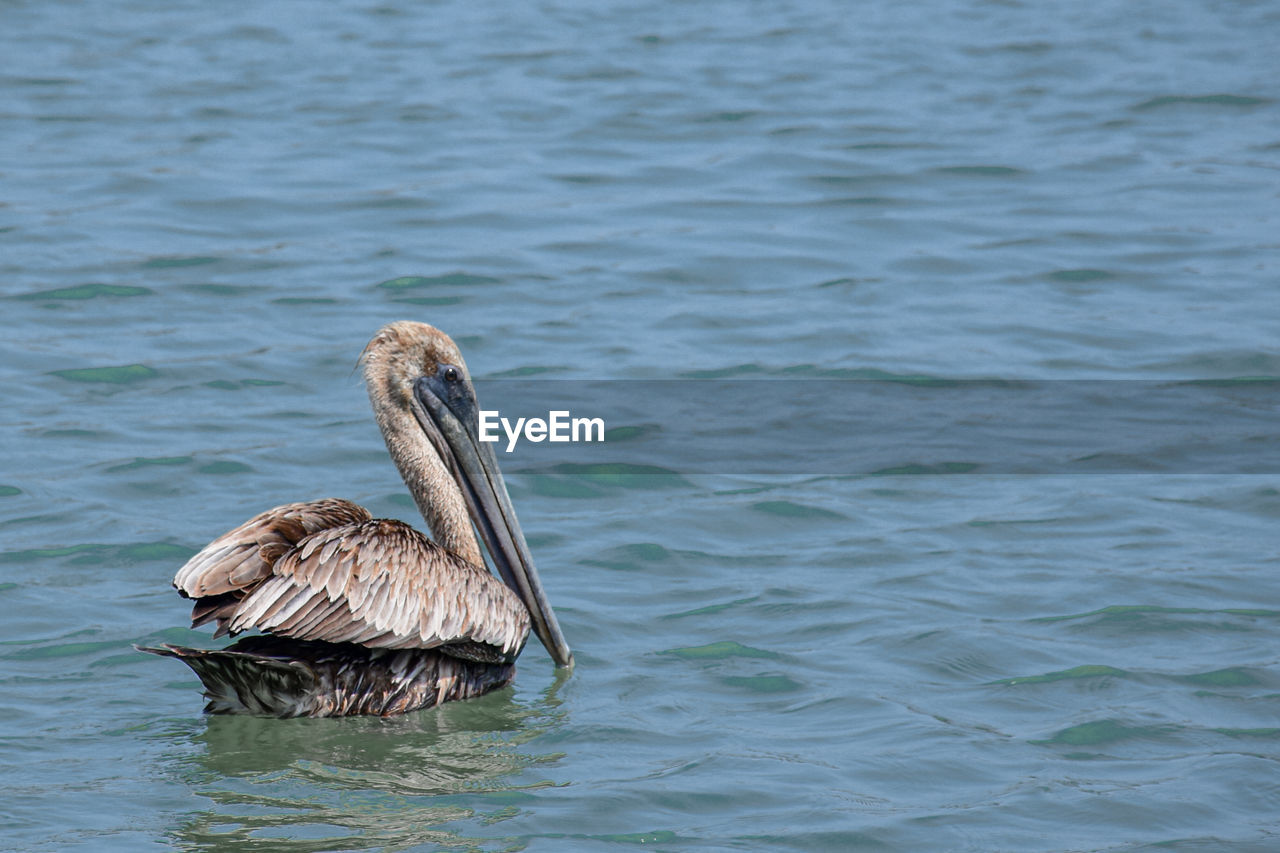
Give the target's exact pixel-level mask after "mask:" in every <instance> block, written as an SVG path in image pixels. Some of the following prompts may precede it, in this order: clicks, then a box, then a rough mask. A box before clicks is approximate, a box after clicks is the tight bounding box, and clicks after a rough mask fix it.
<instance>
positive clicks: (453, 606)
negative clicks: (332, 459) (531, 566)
mask: <svg viewBox="0 0 1280 853" xmlns="http://www.w3.org/2000/svg"><path fill="white" fill-rule="evenodd" d="M270 572H271V576H270V577H268V578H267V579H266V580H264V581H263V582H262V583H261V584H259V585H258V586H257V587H256V588H254V589H253V590H251V591H249V593H248V595H247V596H246V597H245V598H244V600H243V601H241V602H240V603H239V606H238V607H237V608H236V611H235V614H234V615H233V616H232V617H231V620H230V625H229V627H230V629H231V632H232V633H238V632H240V631H244V630H246V629H249V628H257V629H259V630H261V631H269V632H271V633H273V634H278V635H281V636H285V637H292V638H294V639H299V640H322V641H325V642H330V643H358V644H360V645H364V646H370V647H375V648H393V649H408V648H419V649H430V648H436V647H439V646H445V647H446V648H445V649H443V650H444V651H448V650H449V649H448V648H447V647H448V646H449V645H451V644H463V645H461V646H460V648H461V649H462V650H466V649H471V648H473V646H472V644H480V645H482V646H489V647H492V648H494V649H495V650H497V651H498V654H499V656H500V657H501V658H504V659H507V660H510V659H513V658H514V657H515V655H516V654H518V653H519V651H520V649H521V648H522V647H523V646H524V642H525V639H526V638H527V637H528V634H529V614H528V611H527V610H526V609H525V607H524V605H523V604H521V603H520V600H519V599H518V598H517V597H516V595H515V593H513V592H512V591H511V590H509V589H508V588H507V587H506V586H504V585H503V584H502V582H501V581H499V580H498V579H497V578H495V577H494V576H493V575H491V574H489V573H488V572H487V571H485V570H484V569H482V568H480V567H478V566H473V565H471V564H470V563H468V562H466V561H465V560H463V559H462V558H460V557H458V556H457V555H456V554H454V553H453V552H451V551H448V550H446V549H445V548H442V547H441V546H439V545H437V544H435V543H434V542H432V541H431V540H429V539H427V537H425V536H423V535H422V534H421V533H419V532H418V531H417V530H414V529H413V528H412V527H410V526H409V525H407V524H404V523H403V522H400V521H391V520H387V519H375V520H369V521H360V522H356V523H352V524H345V525H343V526H341V527H333V528H330V529H327V530H321V531H319V532H317V533H315V534H313V535H311V536H308V537H306V538H305V539H303V540H302V541H300V542H298V543H297V545H296V546H295V547H294V548H293V549H292V550H290V551H289V552H287V553H286V554H285V555H284V556H282V557H281V558H280V559H278V560H277V561H276V562H275V564H274V565H273V566H271V567H270Z"/></svg>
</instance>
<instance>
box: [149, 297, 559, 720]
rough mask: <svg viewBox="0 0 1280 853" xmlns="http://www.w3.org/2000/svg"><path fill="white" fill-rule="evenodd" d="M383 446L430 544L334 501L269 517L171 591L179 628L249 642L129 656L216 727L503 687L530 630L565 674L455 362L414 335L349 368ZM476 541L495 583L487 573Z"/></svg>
mask: <svg viewBox="0 0 1280 853" xmlns="http://www.w3.org/2000/svg"><path fill="white" fill-rule="evenodd" d="M360 360H361V364H362V366H363V369H364V380H365V385H366V387H367V389H368V392H369V401H370V403H371V404H372V406H373V411H374V415H375V417H376V418H377V421H378V427H379V429H380V430H381V432H382V437H383V439H384V440H385V441H386V444H387V450H388V451H390V454H391V458H392V460H393V461H394V462H395V464H396V467H397V468H398V469H399V471H400V475H401V477H402V478H403V479H404V482H405V485H406V486H408V488H409V492H410V493H411V494H412V495H413V499H414V502H415V503H416V504H417V505H418V509H419V510H420V511H421V512H422V515H423V518H424V519H425V520H426V522H427V525H428V527H429V528H430V529H431V532H432V533H433V534H434V536H435V541H432V540H431V539H428V538H427V537H426V536H424V535H423V534H422V533H420V532H418V531H417V530H415V529H414V528H413V527H412V526H410V525H408V524H405V523H404V522H402V521H395V520H390V519H375V518H373V517H372V516H371V515H370V514H369V512H368V510H366V509H365V508H364V507H361V506H359V505H357V504H354V503H352V502H350V501H346V500H342V499H339V498H323V499H320V500H313V501H306V502H302V503H291V504H285V505H284V506H278V507H276V508H274V509H270V510H267V511H266V512H263V513H261V514H259V515H256V516H254V517H253V518H251V519H249V520H248V521H246V522H245V523H244V524H241V525H240V526H239V527H237V528H235V529H234V530H231V531H229V532H227V533H224V534H223V535H222V536H219V537H218V538H217V539H215V540H213V541H212V542H210V543H209V544H208V545H206V546H205V547H204V549H203V550H201V551H200V553H198V554H196V555H195V556H194V557H192V558H191V559H190V560H189V561H188V562H187V563H186V565H184V566H183V567H182V568H181V569H179V570H178V573H177V575H176V577H175V578H174V581H173V585H174V586H175V587H176V588H177V590H178V592H179V593H181V594H182V596H183V597H184V598H190V599H193V600H194V602H195V603H194V607H193V609H192V614H191V620H192V627H197V626H199V625H204V624H208V623H210V622H213V623H214V624H215V625H216V631H215V633H214V636H215V637H218V636H222V635H224V634H228V633H230V634H231V635H233V636H234V635H236V634H239V633H240V632H242V631H248V630H253V629H256V630H257V631H260V632H263V633H262V634H259V635H254V636H248V637H245V638H243V639H240V640H238V641H237V642H235V643H233V644H232V645H230V646H228V647H227V648H225V649H218V650H210V649H194V648H187V647H184V646H174V645H168V644H166V645H164V646H161V647H159V648H144V649H142V651H147V652H152V653H154V654H158V655H164V656H167V657H175V658H177V659H179V660H181V661H182V662H183V663H185V664H187V665H188V666H189V667H191V669H193V670H194V671H195V673H196V675H198V676H199V677H200V680H201V682H202V683H203V684H204V687H205V697H206V698H207V699H208V700H209V702H208V704H207V705H206V706H205V710H206V711H207V712H209V713H214V714H234V713H240V714H259V715H269V716H277V717H330V716H346V715H353V714H380V715H383V716H389V715H392V714H401V713H405V712H406V711H413V710H416V709H419V708H429V707H431V706H433V705H436V704H439V703H441V702H447V701H451V700H454V699H466V698H469V697H472V696H479V695H480V694H482V693H486V692H488V691H490V690H493V689H495V688H498V687H502V686H503V685H505V684H508V683H510V681H511V679H512V678H513V677H514V676H515V663H514V662H515V659H516V656H517V655H519V654H520V651H521V650H522V649H523V648H524V644H525V641H526V640H527V639H528V636H529V630H530V628H532V629H533V631H534V633H535V634H537V636H538V638H539V639H540V640H541V641H542V643H543V645H545V646H546V648H547V650H548V652H549V653H550V654H551V657H552V659H553V660H554V661H555V663H556V665H557V666H572V664H573V654H572V653H571V652H570V651H569V647H568V645H567V643H566V642H565V639H564V635H563V634H562V633H561V631H560V626H559V624H558V623H557V622H556V617H555V613H554V612H553V611H552V609H551V606H550V605H549V604H548V603H547V599H546V596H545V594H544V593H543V591H542V584H541V581H540V580H539V577H538V573H537V570H536V569H535V568H534V565H533V559H532V557H531V556H530V554H529V547H528V545H527V544H526V543H525V539H524V534H523V533H522V532H521V530H520V524H519V522H518V521H517V520H516V515H515V511H514V510H513V509H512V507H511V500H510V497H509V496H508V495H507V487H506V484H505V483H504V481H503V479H502V474H501V472H500V471H499V470H498V463H497V458H496V456H495V455H494V451H493V445H492V444H491V443H488V442H480V441H479V440H478V439H477V436H476V429H477V427H476V424H477V418H478V411H479V406H478V405H477V403H476V397H475V390H474V387H473V386H472V384H471V378H470V374H469V373H468V372H467V368H466V364H465V363H464V362H463V360H462V354H461V353H460V352H459V351H458V348H457V346H456V345H455V344H454V342H453V341H452V340H451V339H450V338H449V336H448V335H446V334H444V333H443V332H441V331H439V330H438V329H435V328H433V327H431V326H428V325H426V324H424V323H411V322H400V323H392V324H391V325H389V326H385V327H383V328H382V329H381V330H379V331H378V333H377V334H376V335H375V336H374V338H373V340H371V341H370V342H369V345H368V346H366V347H365V349H364V352H363V353H362V354H361V357H360ZM476 531H478V532H479V534H480V539H483V541H484V544H485V548H486V549H487V550H488V552H489V555H490V558H491V559H492V562H493V565H494V568H495V569H496V570H497V572H498V574H499V575H500V576H501V580H499V579H498V578H497V577H494V576H493V575H492V574H490V573H489V571H488V570H487V569H486V568H485V563H484V557H483V555H482V554H481V551H480V542H479V540H477V538H476Z"/></svg>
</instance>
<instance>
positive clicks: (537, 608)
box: [413, 364, 573, 666]
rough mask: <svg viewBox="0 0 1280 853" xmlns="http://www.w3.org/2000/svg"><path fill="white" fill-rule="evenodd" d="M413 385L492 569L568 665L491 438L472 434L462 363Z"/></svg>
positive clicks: (473, 407) (472, 409) (470, 398)
mask: <svg viewBox="0 0 1280 853" xmlns="http://www.w3.org/2000/svg"><path fill="white" fill-rule="evenodd" d="M413 390H414V397H415V398H416V399H417V401H418V402H419V403H420V404H421V405H422V407H423V408H424V409H425V411H424V412H423V413H421V414H418V420H419V421H420V422H421V421H423V417H422V415H423V414H425V415H427V417H428V419H429V421H428V422H423V423H422V427H423V429H424V430H425V431H426V433H427V436H428V437H429V438H430V439H431V441H432V444H433V445H436V450H437V451H439V452H440V455H441V456H442V457H443V458H444V460H445V463H446V464H447V465H448V466H449V468H450V470H451V471H452V472H453V476H454V479H455V480H457V482H458V486H459V487H460V488H461V489H462V494H463V497H464V498H465V499H466V501H467V508H468V509H469V510H470V512H471V520H472V522H473V523H474V524H475V526H476V529H477V530H478V531H479V532H480V538H481V539H483V540H484V544H485V547H486V548H487V549H488V550H489V556H490V558H491V559H492V560H493V565H494V568H496V569H497V570H498V574H499V575H500V576H501V577H502V580H503V582H504V583H506V585H507V586H509V587H510V588H511V589H512V590H514V591H515V593H516V595H518V596H520V600H521V601H523V602H524V605H525V607H527V608H528V609H529V614H530V616H531V618H532V620H533V631H534V633H535V634H537V635H538V639H539V640H541V641H542V645H543V646H545V647H546V649H547V652H548V653H549V654H550V655H551V659H552V660H554V661H555V662H556V665H557V666H573V652H571V651H570V650H569V644H568V643H567V642H565V638H564V634H563V633H561V631H560V624H559V623H558V622H557V621H556V614H555V611H553V610H552V609H551V605H550V603H548V601H547V596H546V593H545V592H543V590H542V581H541V580H540V579H539V577H538V570H537V569H536V568H534V565H533V556H532V555H531V554H530V553H529V545H528V543H526V542H525V541H524V533H523V532H522V531H521V530H520V522H519V520H517V518H516V513H515V510H514V509H513V508H512V506H511V497H510V496H509V495H508V494H507V484H506V482H505V481H504V480H503V479H502V472H501V470H500V469H499V468H498V457H497V455H496V454H495V453H494V451H493V443H492V442H482V441H480V440H479V437H478V435H477V428H478V427H477V425H478V423H479V414H480V406H479V404H478V403H477V402H476V394H475V389H474V387H473V386H472V384H471V380H470V379H469V378H467V376H466V375H465V373H464V372H463V370H462V368H461V367H456V366H454V365H446V364H442V365H440V366H439V367H438V369H437V370H436V374H435V376H424V377H422V378H420V379H418V380H417V381H416V382H415V383H414V386H413ZM415 409H416V407H415ZM415 413H416V412H415ZM442 444H443V445H444V446H443V447H442V446H440V445H442Z"/></svg>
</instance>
